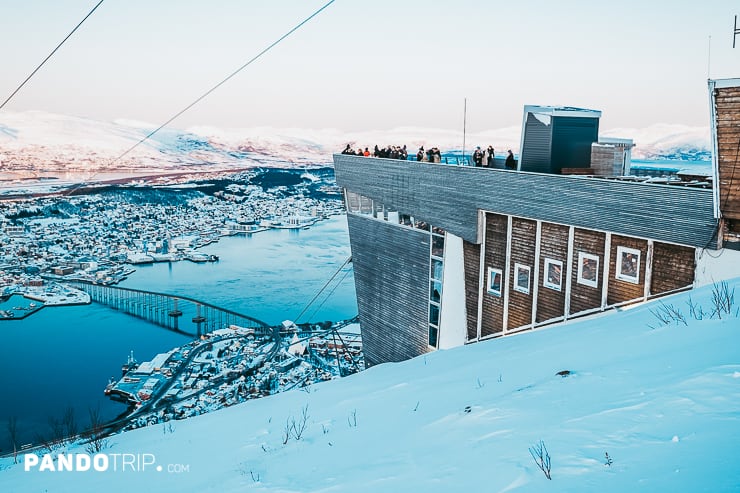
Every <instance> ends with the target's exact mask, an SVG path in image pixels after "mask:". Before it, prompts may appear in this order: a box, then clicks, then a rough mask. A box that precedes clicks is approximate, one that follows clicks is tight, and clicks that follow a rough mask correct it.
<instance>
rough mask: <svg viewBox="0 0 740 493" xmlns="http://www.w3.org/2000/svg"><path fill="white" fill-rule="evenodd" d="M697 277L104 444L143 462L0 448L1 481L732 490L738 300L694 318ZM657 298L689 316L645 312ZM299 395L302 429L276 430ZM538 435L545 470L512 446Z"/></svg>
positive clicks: (71, 487) (704, 301)
mask: <svg viewBox="0 0 740 493" xmlns="http://www.w3.org/2000/svg"><path fill="white" fill-rule="evenodd" d="M731 286H734V287H735V288H738V287H740V280H735V281H733V282H732V283H731ZM711 288H712V287H711V286H708V287H705V288H702V289H700V290H698V291H694V292H691V293H684V294H680V295H677V296H673V297H671V298H665V299H664V300H663V301H662V302H661V301H658V302H655V303H652V304H650V305H643V306H639V307H635V308H632V309H629V310H624V311H621V312H611V313H608V314H604V315H602V316H599V317H596V318H592V319H590V320H582V321H577V322H573V323H570V324H568V325H566V326H560V327H552V328H548V329H543V330H539V331H536V332H531V333H525V334H521V335H517V336H513V337H509V338H504V339H499V340H493V341H489V342H484V343H479V344H473V345H470V346H466V347H461V348H457V349H453V350H447V351H439V352H435V353H432V354H429V355H426V356H423V357H419V358H416V359H414V360H411V361H407V362H404V363H399V364H386V365H380V366H377V367H374V368H371V369H369V370H367V371H365V372H363V373H361V374H358V375H355V376H352V377H348V378H345V379H342V380H338V381H332V382H328V383H325V384H321V385H317V386H315V387H314V388H312V389H311V391H310V392H305V391H292V392H287V393H284V394H278V395H275V396H272V397H268V398H265V399H260V400H254V401H249V402H247V403H245V404H242V405H238V406H235V407H232V408H228V409H224V410H222V411H218V412H214V413H211V414H208V415H203V416H200V417H197V418H193V419H190V420H187V421H181V422H175V423H174V424H173V425H172V429H168V428H167V427H163V426H161V425H158V426H155V427H150V428H144V429H139V430H136V431H133V432H129V433H126V434H122V435H118V436H115V437H113V438H112V439H111V444H112V446H111V447H110V448H109V449H107V450H105V452H106V453H107V454H109V456H110V457H112V455H111V454H123V453H131V454H153V456H154V457H155V460H156V464H155V465H154V466H149V467H148V468H147V469H146V470H145V471H141V470H138V471H131V470H129V471H127V472H121V471H120V460H121V459H120V458H119V471H117V472H115V471H113V470H112V465H111V466H110V468H109V470H108V471H106V472H94V471H92V472H91V471H88V472H48V471H46V472H39V471H37V470H31V471H28V472H26V471H24V469H23V466H22V465H15V466H11V467H9V460H7V459H5V460H3V461H2V463H1V464H2V467H3V468H4V470H3V471H1V472H0V482H1V483H2V489H3V491H4V492H7V493H11V492H30V491H49V492H56V491H75V492H87V491H90V492H93V491H106V492H107V493H115V492H122V493H123V492H126V493H128V492H131V491H157V492H206V491H213V492H236V491H251V490H256V491H273V492H307V491H311V492H330V491H331V492H352V493H360V492H372V493H376V492H423V493H429V492H450V491H475V492H478V491H492V492H504V491H526V492H541V491H568V492H594V491H599V492H619V493H624V492H626V491H649V492H656V491H671V492H673V493H677V492H697V491H711V492H713V493H718V492H731V491H738V488H739V487H740V467H738V466H737V458H736V453H737V450H738V446H737V444H738V441H739V440H740V320H738V318H737V317H738V313H737V310H738V307H737V305H735V307H734V308H733V312H734V314H733V316H731V317H728V316H724V317H723V319H722V320H717V319H712V320H709V319H705V320H700V321H697V320H694V319H692V318H691V317H690V316H689V309H688V304H687V303H688V300H689V298H691V299H692V300H693V302H694V303H700V304H701V305H702V306H703V307H704V309H705V311H706V310H710V306H711V301H710V299H711ZM661 303H663V304H671V305H673V306H674V307H678V308H679V309H680V310H681V311H682V312H683V313H684V315H685V316H686V317H687V322H688V325H687V326H684V325H683V324H672V325H668V326H659V325H660V324H659V322H658V321H657V319H656V318H655V317H654V316H653V315H652V314H651V311H650V310H651V309H653V310H655V309H657V308H658V307H659V306H660V304H661ZM649 325H652V326H653V327H655V328H650V327H649ZM565 370H567V371H569V372H570V374H569V375H568V376H565V377H561V376H558V375H556V373H558V372H561V371H565ZM304 406H305V407H306V408H307V414H308V419H307V421H306V424H307V427H306V429H305V431H304V432H303V434H302V437H301V439H300V440H295V439H294V438H291V439H290V440H289V441H288V442H287V443H286V444H283V432H284V429H285V424H286V420H288V419H290V418H291V417H292V418H296V419H298V420H299V421H300V416H301V410H302V409H303V408H304ZM540 440H542V441H543V442H544V443H545V445H546V447H547V450H548V451H549V454H550V456H551V460H552V480H551V481H549V480H548V479H546V478H545V476H544V474H543V473H542V472H541V471H540V470H539V469H538V467H537V466H536V465H535V463H534V461H533V459H532V457H531V456H530V453H529V451H528V449H529V448H530V447H532V446H533V445H535V444H536V443H538V442H539V441H540ZM83 451H84V450H83V449H82V448H77V449H74V450H70V452H83ZM607 453H608V454H609V457H610V458H611V460H612V463H611V465H606V462H607V459H606V454H607ZM110 460H111V464H112V460H113V459H112V458H111V459H110ZM158 465H161V466H162V471H160V472H158V471H157V470H156V466H158ZM178 465H181V466H178ZM37 467H38V466H37ZM37 467H36V468H37ZM36 468H35V469H36ZM185 468H187V471H184V472H183V470H184V469H185ZM139 469H140V468H139ZM168 470H180V471H181V472H180V473H174V472H173V473H169V472H168Z"/></svg>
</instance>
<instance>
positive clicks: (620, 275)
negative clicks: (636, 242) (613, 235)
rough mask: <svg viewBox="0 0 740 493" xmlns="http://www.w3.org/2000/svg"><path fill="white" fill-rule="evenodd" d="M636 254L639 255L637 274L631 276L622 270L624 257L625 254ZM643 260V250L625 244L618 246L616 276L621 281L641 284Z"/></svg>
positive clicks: (636, 267)
mask: <svg viewBox="0 0 740 493" xmlns="http://www.w3.org/2000/svg"><path fill="white" fill-rule="evenodd" d="M630 254H631V255H634V256H636V257H637V265H636V266H635V275H634V276H631V275H629V274H625V273H624V272H622V257H623V256H624V255H630ZM641 260H642V252H641V251H640V250H637V249H636V248H628V247H624V246H618V247H617V260H616V264H617V268H616V269H615V272H614V277H615V278H616V279H619V280H620V281H626V282H631V283H632V284H640V261H641Z"/></svg>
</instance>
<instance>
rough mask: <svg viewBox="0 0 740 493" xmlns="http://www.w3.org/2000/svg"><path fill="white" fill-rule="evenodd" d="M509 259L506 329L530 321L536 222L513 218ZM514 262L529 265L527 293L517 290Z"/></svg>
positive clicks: (526, 323) (534, 281)
mask: <svg viewBox="0 0 740 493" xmlns="http://www.w3.org/2000/svg"><path fill="white" fill-rule="evenodd" d="M511 229H512V231H511V261H510V262H509V282H508V284H509V317H508V322H507V324H506V325H507V327H506V328H507V329H508V330H510V329H514V328H517V327H522V326H524V325H529V324H531V323H532V293H534V285H535V283H536V282H537V280H536V279H535V269H534V257H535V239H536V235H537V223H536V222H535V221H528V220H526V219H519V218H514V219H513V220H512V227H511ZM515 263H518V264H521V265H523V266H525V267H529V293H527V294H525V293H522V292H520V291H517V290H516V289H515V288H514V286H515V285H516V279H515V275H516V272H515V269H514V267H515Z"/></svg>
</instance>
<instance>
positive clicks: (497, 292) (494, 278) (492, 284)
mask: <svg viewBox="0 0 740 493" xmlns="http://www.w3.org/2000/svg"><path fill="white" fill-rule="evenodd" d="M486 291H487V292H488V294H492V295H493V296H501V269H494V268H493V267H489V268H488V284H487V285H486Z"/></svg>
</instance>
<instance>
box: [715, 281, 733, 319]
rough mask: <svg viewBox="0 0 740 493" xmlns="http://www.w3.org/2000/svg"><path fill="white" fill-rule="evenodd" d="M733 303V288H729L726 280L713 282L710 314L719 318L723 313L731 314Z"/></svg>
mask: <svg viewBox="0 0 740 493" xmlns="http://www.w3.org/2000/svg"><path fill="white" fill-rule="evenodd" d="M734 304H735V288H732V290H730V286H729V284H727V281H722V282H721V283H719V284H718V283H716V282H715V283H714V285H713V287H712V308H713V309H714V310H713V312H712V316H713V317H714V316H715V315H716V316H717V318H719V319H721V318H722V316H723V315H725V316H727V315H732V311H733V310H732V309H733V305H734Z"/></svg>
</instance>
